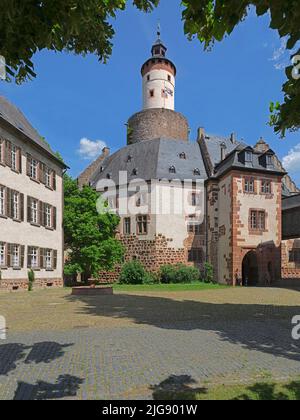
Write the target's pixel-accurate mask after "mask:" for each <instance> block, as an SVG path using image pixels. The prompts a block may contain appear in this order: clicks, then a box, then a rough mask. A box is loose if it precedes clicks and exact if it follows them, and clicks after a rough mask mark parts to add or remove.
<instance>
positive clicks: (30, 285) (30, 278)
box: [28, 270, 35, 292]
mask: <svg viewBox="0 0 300 420" xmlns="http://www.w3.org/2000/svg"><path fill="white" fill-rule="evenodd" d="M34 282H35V274H34V271H33V270H30V271H28V292H32V290H33V283H34Z"/></svg>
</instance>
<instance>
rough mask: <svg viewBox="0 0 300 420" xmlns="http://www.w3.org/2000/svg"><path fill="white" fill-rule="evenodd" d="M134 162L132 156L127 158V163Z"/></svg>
mask: <svg viewBox="0 0 300 420" xmlns="http://www.w3.org/2000/svg"><path fill="white" fill-rule="evenodd" d="M131 161H132V156H131V155H128V156H127V163H130V162H131Z"/></svg>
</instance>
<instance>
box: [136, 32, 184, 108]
mask: <svg viewBox="0 0 300 420" xmlns="http://www.w3.org/2000/svg"><path fill="white" fill-rule="evenodd" d="M160 35H161V34H160V26H159V27H158V31H157V36H158V39H157V41H156V42H155V44H154V45H153V47H152V50H151V53H152V57H151V58H149V60H147V61H146V63H145V64H143V66H142V70H141V72H142V77H143V109H144V110H145V109H152V108H164V109H171V110H172V111H174V110H175V77H176V67H175V65H174V64H173V63H172V61H170V60H169V59H167V58H166V52H167V48H166V47H165V45H164V44H163V42H162V41H161V39H160Z"/></svg>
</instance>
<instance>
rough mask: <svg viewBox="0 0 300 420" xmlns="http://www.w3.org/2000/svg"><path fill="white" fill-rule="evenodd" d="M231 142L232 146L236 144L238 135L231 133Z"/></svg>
mask: <svg viewBox="0 0 300 420" xmlns="http://www.w3.org/2000/svg"><path fill="white" fill-rule="evenodd" d="M230 141H231V143H232V144H235V143H236V134H235V133H231V135H230Z"/></svg>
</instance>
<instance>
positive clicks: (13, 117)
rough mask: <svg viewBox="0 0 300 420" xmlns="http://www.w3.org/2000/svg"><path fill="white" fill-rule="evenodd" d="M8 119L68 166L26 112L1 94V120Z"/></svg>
mask: <svg viewBox="0 0 300 420" xmlns="http://www.w3.org/2000/svg"><path fill="white" fill-rule="evenodd" d="M1 119H3V120H5V121H7V122H8V123H9V124H10V125H12V126H13V127H15V128H16V129H17V130H18V131H20V132H21V133H23V134H25V135H26V137H27V138H28V139H29V140H30V141H31V142H32V143H34V144H35V145H37V146H38V147H39V148H42V149H43V150H44V151H45V152H46V153H47V154H48V155H50V156H51V157H52V158H53V159H55V160H56V162H57V163H59V164H60V165H63V166H64V167H66V165H65V164H63V163H62V162H61V161H60V160H59V159H58V158H57V156H56V155H55V153H54V152H53V150H52V149H51V148H50V146H49V145H48V144H47V143H46V142H45V141H44V140H43V139H42V137H41V136H40V135H39V133H38V132H37V131H36V129H35V128H33V126H32V125H31V124H30V122H29V121H28V120H27V118H26V117H25V116H24V114H23V113H22V112H21V111H20V110H19V109H18V108H17V107H15V106H14V105H12V104H11V103H10V102H9V101H8V100H7V99H6V98H4V96H0V121H1Z"/></svg>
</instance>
